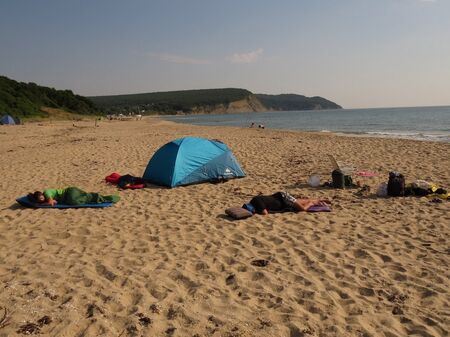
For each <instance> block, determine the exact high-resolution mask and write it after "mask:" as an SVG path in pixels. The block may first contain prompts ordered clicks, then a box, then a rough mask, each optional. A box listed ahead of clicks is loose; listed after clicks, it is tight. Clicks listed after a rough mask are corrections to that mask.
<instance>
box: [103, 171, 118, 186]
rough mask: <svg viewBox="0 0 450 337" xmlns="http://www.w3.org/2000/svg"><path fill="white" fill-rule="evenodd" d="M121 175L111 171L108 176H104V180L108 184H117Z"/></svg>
mask: <svg viewBox="0 0 450 337" xmlns="http://www.w3.org/2000/svg"><path fill="white" fill-rule="evenodd" d="M120 177H121V175H120V174H119V173H116V172H113V173H111V174H110V175H109V176H107V177H105V181H106V182H107V183H110V184H114V185H117V183H118V182H119V179H120Z"/></svg>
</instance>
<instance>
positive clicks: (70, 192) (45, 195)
mask: <svg viewBox="0 0 450 337" xmlns="http://www.w3.org/2000/svg"><path fill="white" fill-rule="evenodd" d="M119 199H120V197H119V196H117V195H100V194H98V193H90V192H85V191H83V190H81V189H79V188H78V187H67V188H61V189H46V190H44V191H43V192H41V191H36V192H34V193H29V194H28V200H29V201H31V202H33V203H37V204H46V205H50V206H55V205H56V204H64V205H82V204H101V203H104V202H113V203H116V202H117V201H119Z"/></svg>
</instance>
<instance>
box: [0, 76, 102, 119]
mask: <svg viewBox="0 0 450 337" xmlns="http://www.w3.org/2000/svg"><path fill="white" fill-rule="evenodd" d="M43 108H57V109H62V110H65V111H68V112H76V113H78V114H92V115H95V114H100V113H101V112H100V110H99V109H98V108H97V107H96V106H95V105H94V103H93V102H91V101H90V100H89V99H87V98H86V97H83V96H79V95H75V94H74V93H73V92H72V91H71V90H56V89H53V88H48V87H43V86H39V85H37V84H35V83H24V82H17V81H14V80H12V79H9V78H8V77H5V76H0V115H3V114H9V115H12V116H15V117H34V116H46V115H47V113H46V112H45V111H43V110H42V109H43Z"/></svg>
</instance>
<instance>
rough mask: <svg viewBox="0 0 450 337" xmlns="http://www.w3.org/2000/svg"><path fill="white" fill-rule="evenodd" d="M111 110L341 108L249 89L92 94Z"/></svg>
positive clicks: (322, 101)
mask: <svg viewBox="0 0 450 337" xmlns="http://www.w3.org/2000/svg"><path fill="white" fill-rule="evenodd" d="M89 98H90V99H91V100H92V101H93V102H94V103H95V104H97V105H98V106H99V107H100V108H101V109H103V110H104V111H107V112H108V113H129V112H134V113H137V112H139V113H144V114H151V113H158V114H177V113H186V114H189V113H229V112H256V111H268V110H275V111H286V110H319V109H341V106H339V105H338V104H336V103H334V102H331V101H329V100H327V99H325V98H322V97H305V96H302V95H294V94H283V95H263V94H253V93H252V92H250V91H248V90H246V89H236V88H226V89H200V90H183V91H167V92H154V93H146V94H130V95H115V96H94V97H89Z"/></svg>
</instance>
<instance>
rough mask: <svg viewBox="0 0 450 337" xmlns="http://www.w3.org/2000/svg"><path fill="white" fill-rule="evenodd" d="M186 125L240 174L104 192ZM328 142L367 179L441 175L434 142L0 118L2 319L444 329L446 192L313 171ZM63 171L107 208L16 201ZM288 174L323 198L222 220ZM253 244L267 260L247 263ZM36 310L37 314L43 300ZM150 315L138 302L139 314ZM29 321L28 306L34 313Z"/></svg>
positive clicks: (286, 183)
mask: <svg viewBox="0 0 450 337" xmlns="http://www.w3.org/2000/svg"><path fill="white" fill-rule="evenodd" d="M187 135H195V136H201V137H209V138H218V139H221V140H222V141H224V142H225V143H227V144H228V145H229V146H230V148H231V149H232V150H233V152H234V153H235V155H236V157H237V158H238V160H239V161H240V163H241V164H242V166H243V168H244V170H245V171H246V173H247V175H248V176H247V177H246V178H244V179H238V180H233V181H229V182H227V183H223V184H216V185H214V184H201V185H194V186H188V187H180V188H175V189H166V188H160V187H152V188H148V189H145V190H135V191H133V190H127V191H117V189H116V188H115V187H113V186H109V185H106V184H105V183H103V181H102V180H103V178H104V177H105V176H106V175H107V174H109V173H111V172H113V171H117V172H120V173H122V174H124V173H130V174H133V175H141V174H142V173H143V171H144V169H145V167H146V165H147V162H148V160H149V159H150V157H151V156H152V154H153V153H154V151H155V150H157V149H158V148H159V147H160V146H161V145H163V144H165V143H166V142H168V141H170V140H172V139H174V138H178V137H182V136H187ZM329 153H333V154H335V156H336V157H337V158H338V159H345V160H346V161H348V162H350V163H352V164H353V165H354V166H356V167H357V168H359V169H365V170H374V171H377V172H379V173H380V175H381V176H380V177H377V178H362V179H360V180H361V181H362V183H365V184H368V185H370V186H371V187H372V191H373V190H374V189H375V187H376V186H377V185H378V183H379V182H381V181H386V180H387V174H388V172H389V170H391V169H396V170H398V171H400V172H402V173H404V174H405V175H406V177H407V181H412V180H414V179H418V178H421V179H425V180H429V181H434V182H437V183H439V184H441V185H443V186H444V187H447V188H450V170H449V167H450V145H449V144H444V143H431V142H418V141H408V140H389V139H378V138H357V137H340V136H335V135H332V134H313V133H297V132H286V131H274V130H267V129H266V130H258V129H239V128H231V127H230V128H225V127H220V128H219V127H196V126H187V125H177V124H173V123H169V122H164V121H162V120H159V119H157V118H148V119H146V120H143V121H140V122H134V121H128V122H119V121H111V122H101V124H100V127H97V128H95V127H93V122H77V125H76V126H72V122H70V123H69V122H57V123H56V122H55V123H51V124H50V123H45V125H38V124H29V125H25V126H17V127H0V155H1V163H0V177H1V179H0V196H1V198H0V306H1V307H2V309H1V310H2V311H1V312H0V320H1V318H2V316H3V310H4V309H3V308H6V309H7V314H6V318H5V319H4V321H3V323H0V336H15V335H21V333H18V332H17V331H19V329H21V327H22V329H23V330H22V334H25V333H26V329H24V328H23V325H24V324H26V323H33V324H35V325H29V326H28V330H32V329H33V327H34V328H35V329H37V328H36V327H39V326H40V327H39V331H35V332H36V333H37V332H39V333H40V335H42V336H59V337H63V336H67V337H72V336H190V337H193V336H229V337H231V336H236V337H237V336H288V337H300V336H306V337H308V336H364V337H366V336H387V337H394V336H408V335H411V336H447V331H448V330H449V315H450V309H449V304H450V298H449V285H450V282H449V268H448V265H449V252H450V251H449V227H450V214H449V203H448V202H443V203H432V202H430V201H429V200H428V199H427V198H414V197H411V198H392V199H384V198H376V197H374V195H373V194H369V195H363V196H358V195H356V194H355V192H356V191H357V190H356V189H349V190H333V189H326V188H311V187H308V185H307V184H306V181H307V177H308V175H309V174H311V173H317V174H320V175H321V178H322V182H323V181H324V180H325V179H328V178H329V174H330V171H331V165H330V162H329V160H328V158H327V157H326V154H329ZM70 185H75V186H78V187H80V188H82V189H84V190H87V191H99V192H102V193H105V194H112V193H118V194H119V195H120V196H121V198H122V200H121V201H120V202H119V203H118V204H117V205H115V206H114V207H112V208H109V209H100V210H95V209H78V210H77V209H69V210H43V209H40V210H32V209H25V208H22V207H19V206H18V205H16V204H15V203H14V199H15V197H17V196H19V195H23V194H26V193H27V192H29V191H32V190H36V189H43V188H49V187H64V186H70ZM279 190H286V191H288V192H290V193H291V194H293V195H297V196H299V195H303V196H309V197H327V198H329V199H331V200H332V203H333V212H332V213H318V214H312V213H297V214H295V213H281V214H270V215H268V216H253V217H252V218H249V219H247V220H243V221H231V220H230V219H228V218H227V217H226V216H225V215H224V209H225V208H226V207H228V206H233V205H241V204H243V203H244V202H246V201H248V200H249V199H250V198H251V197H252V196H254V195H257V194H258V193H263V194H271V193H273V192H276V191H279ZM255 259H267V260H268V261H269V264H268V265H267V266H265V267H258V266H254V265H252V264H251V262H252V261H253V260H255ZM45 316H48V318H44V319H43V320H42V318H43V317H45ZM147 318H148V319H147ZM40 319H41V321H40V324H38V323H37V322H38V320H40Z"/></svg>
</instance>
